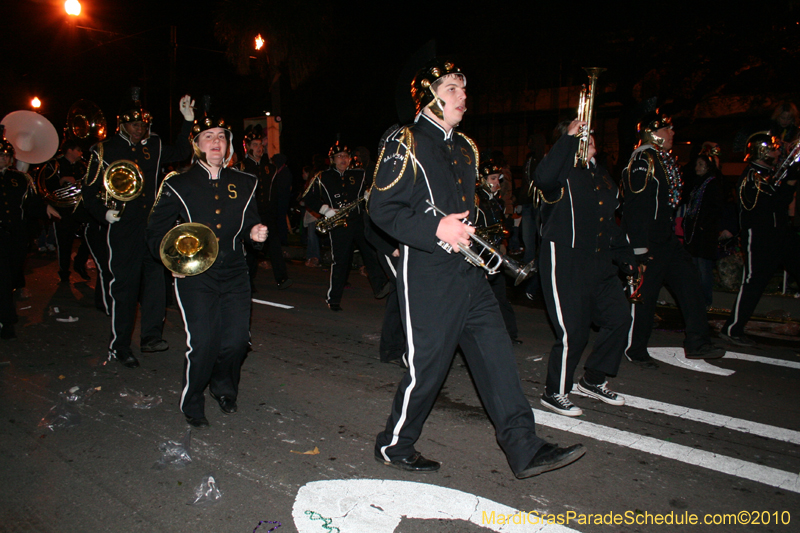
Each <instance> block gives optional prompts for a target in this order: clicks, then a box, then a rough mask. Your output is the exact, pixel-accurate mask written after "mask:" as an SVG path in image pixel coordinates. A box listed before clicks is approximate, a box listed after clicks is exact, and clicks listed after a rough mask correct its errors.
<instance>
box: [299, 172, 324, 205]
mask: <svg viewBox="0 0 800 533" xmlns="http://www.w3.org/2000/svg"><path fill="white" fill-rule="evenodd" d="M320 174H322V171H321V170H320V171H319V172H317V173H316V174H315V175H314V179H312V180H311V182H310V183H309V184H308V187H306V190H305V191H303V196H301V197H300V198H305V197H306V195H307V194H308V191H310V190H311V187H313V186H314V184H315V183H316V182H317V180H319V176H320Z"/></svg>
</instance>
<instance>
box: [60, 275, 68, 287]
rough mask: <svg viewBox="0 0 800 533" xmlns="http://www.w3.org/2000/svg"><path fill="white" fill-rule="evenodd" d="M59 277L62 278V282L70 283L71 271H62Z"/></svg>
mask: <svg viewBox="0 0 800 533" xmlns="http://www.w3.org/2000/svg"><path fill="white" fill-rule="evenodd" d="M58 277H59V278H60V279H61V283H62V284H65V285H69V272H60V273H59V274H58Z"/></svg>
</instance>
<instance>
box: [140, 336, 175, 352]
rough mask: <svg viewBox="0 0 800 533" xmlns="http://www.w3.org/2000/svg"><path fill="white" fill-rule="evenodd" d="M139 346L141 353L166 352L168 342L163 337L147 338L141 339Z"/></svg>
mask: <svg viewBox="0 0 800 533" xmlns="http://www.w3.org/2000/svg"><path fill="white" fill-rule="evenodd" d="M139 348H140V349H141V350H142V353H155V352H166V351H167V350H169V343H168V342H167V341H165V340H164V339H148V340H146V341H142V343H141V345H140V346H139Z"/></svg>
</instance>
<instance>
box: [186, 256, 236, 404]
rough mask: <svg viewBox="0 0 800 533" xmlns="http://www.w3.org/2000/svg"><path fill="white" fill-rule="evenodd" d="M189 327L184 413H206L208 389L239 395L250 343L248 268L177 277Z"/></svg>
mask: <svg viewBox="0 0 800 533" xmlns="http://www.w3.org/2000/svg"><path fill="white" fill-rule="evenodd" d="M175 296H176V298H177V300H178V306H179V307H180V310H181V315H182V316H183V323H184V326H185V328H186V355H185V360H184V365H183V368H184V371H183V388H182V390H181V398H180V408H181V412H183V414H185V415H186V416H190V417H192V418H201V417H203V416H205V410H204V406H205V395H204V391H205V389H206V387H209V389H210V391H211V394H213V395H215V396H216V397H220V396H227V397H228V398H231V399H234V400H235V399H236V398H237V397H238V395H239V378H240V375H241V367H242V361H244V358H245V356H246V355H247V347H248V345H249V343H250V279H249V275H248V272H247V269H246V268H244V266H243V267H242V268H239V269H236V270H233V271H222V272H217V271H214V272H211V271H209V272H206V273H203V274H199V275H197V276H192V277H187V278H181V279H176V280H175Z"/></svg>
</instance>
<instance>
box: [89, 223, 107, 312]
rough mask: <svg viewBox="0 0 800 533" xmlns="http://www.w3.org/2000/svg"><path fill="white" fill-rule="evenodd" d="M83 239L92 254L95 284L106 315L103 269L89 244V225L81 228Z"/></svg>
mask: <svg viewBox="0 0 800 533" xmlns="http://www.w3.org/2000/svg"><path fill="white" fill-rule="evenodd" d="M83 238H84V240H85V241H86V246H88V247H89V253H90V254H92V260H93V261H94V265H95V267H96V268H97V280H96V283H99V284H100V294H102V295H103V307H104V308H105V310H106V313H109V310H108V302H107V301H106V299H107V298H106V285H105V283H104V281H103V269H102V268H100V261H98V260H97V254H96V253H95V251H94V249H93V248H92V245H91V244H89V240H90V239H89V224H86V226H85V227H84V228H83Z"/></svg>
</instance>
